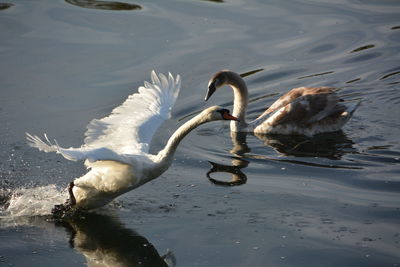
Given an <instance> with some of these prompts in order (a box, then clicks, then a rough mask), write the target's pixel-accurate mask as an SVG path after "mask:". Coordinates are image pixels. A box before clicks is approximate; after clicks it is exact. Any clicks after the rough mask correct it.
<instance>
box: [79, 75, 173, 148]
mask: <svg viewBox="0 0 400 267" xmlns="http://www.w3.org/2000/svg"><path fill="white" fill-rule="evenodd" d="M151 81H152V83H149V82H145V83H144V86H140V87H139V88H138V93H135V94H132V95H130V96H129V97H128V99H127V100H126V101H125V102H124V103H122V104H121V105H120V106H119V107H116V108H115V109H114V110H113V111H112V112H111V114H110V115H109V116H107V117H105V118H102V119H100V120H96V119H95V120H93V121H92V122H91V123H89V125H88V126H87V131H86V134H85V145H84V146H85V147H90V148H99V147H106V148H109V149H111V150H113V151H115V152H116V153H118V154H132V153H137V152H145V153H147V152H148V149H149V144H150V142H151V139H152V137H153V135H154V133H155V132H156V131H157V129H158V128H159V127H160V126H161V124H162V123H163V122H164V121H165V120H167V119H169V118H170V117H171V110H172V107H173V105H174V103H175V101H176V99H177V97H178V94H179V89H180V84H181V80H180V76H179V75H177V76H176V78H174V77H173V76H172V74H171V73H169V75H168V78H167V77H166V76H165V75H164V74H162V73H160V74H159V75H158V76H157V74H156V73H155V72H154V71H152V72H151Z"/></svg>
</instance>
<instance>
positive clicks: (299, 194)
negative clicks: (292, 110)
mask: <svg viewBox="0 0 400 267" xmlns="http://www.w3.org/2000/svg"><path fill="white" fill-rule="evenodd" d="M399 18H400V4H399V3H398V1H391V0H385V1H375V0H368V1H358V0H339V1H327V0H319V1H311V0H303V1H302V0H297V1H295V0H290V1H261V0H259V1H256V0H253V1H241V0H235V1H230V0H225V1H201V0H192V1H161V0H156V1H125V2H124V1H119V2H114V1H95V0H86V1H85V0H76V1H73V0H65V1H24V0H19V1H7V2H2V3H0V34H1V41H0V136H1V140H0V265H3V264H4V265H5V266H11V265H13V266H71V265H73V266H85V265H89V266H98V265H96V264H100V263H102V264H110V266H116V265H118V264H120V266H138V265H140V264H141V266H163V265H164V263H165V262H167V263H168V264H169V266H174V265H176V266H398V265H399V264H400V256H399V251H400V245H399V242H400V230H399V229H400V228H399V223H400V195H399V193H400V168H399V163H400V142H399V141H400V140H399V136H400V121H399V114H400V90H399V89H400V87H399V86H400V53H399V51H400V20H399ZM152 69H155V70H156V71H158V72H164V73H165V72H168V71H170V72H172V73H174V74H178V73H179V74H180V75H181V76H182V90H181V93H180V96H179V99H178V101H177V104H176V106H175V108H174V111H173V118H172V119H171V120H169V121H167V122H166V123H165V125H164V126H163V127H162V129H161V131H160V132H159V133H158V134H157V135H156V138H155V139H154V140H153V144H152V148H151V151H158V150H159V149H160V148H161V147H163V145H164V144H165V141H166V140H167V138H168V137H169V136H170V134H171V133H172V132H173V131H174V130H175V129H176V128H177V126H178V125H180V124H182V123H183V122H184V121H186V120H187V119H188V117H190V116H192V115H193V114H196V113H197V112H199V111H200V110H202V109H203V108H204V107H206V106H210V105H216V104H218V105H223V106H226V107H228V108H231V105H232V96H233V94H232V92H231V90H230V89H229V88H221V89H220V90H218V91H217V92H216V93H215V94H214V95H213V98H212V99H211V100H209V103H208V102H207V103H205V102H204V100H203V99H204V96H205V94H206V87H207V83H208V80H209V79H210V77H211V76H212V75H213V74H214V73H215V72H216V71H218V70H220V69H231V70H234V71H236V72H238V73H241V74H242V76H243V77H244V79H245V81H246V83H247V85H248V87H249V95H250V104H249V110H248V117H249V119H252V118H256V117H257V116H258V115H259V114H260V113H262V112H263V111H264V110H265V108H266V107H268V106H269V105H271V103H273V101H274V100H275V99H277V98H278V97H279V96H280V95H282V94H283V93H285V92H287V91H288V90H289V89H291V88H294V87H299V86H333V87H336V88H338V93H339V95H340V96H341V98H343V99H344V101H346V102H356V101H361V105H360V107H359V108H358V109H357V111H356V112H355V114H354V116H353V118H352V119H351V120H350V121H349V122H348V123H347V124H346V125H345V127H344V128H343V131H342V132H338V133H330V134H324V135H318V136H315V137H313V138H305V137H299V136H296V137H295V136H269V135H253V134H239V135H232V136H231V134H230V132H229V125H228V124H226V123H225V124H221V123H214V124H208V125H204V126H202V127H200V128H198V130H196V131H194V132H193V133H191V134H190V135H189V136H187V138H186V139H185V140H184V141H183V142H182V144H181V145H180V147H179V149H178V151H177V153H176V160H175V161H174V164H173V165H172V166H171V168H170V169H169V170H168V171H167V172H166V173H165V174H163V175H162V176H161V177H160V178H158V179H156V180H154V181H153V182H151V183H149V184H147V185H145V186H142V187H140V188H138V189H136V190H134V191H132V192H129V193H127V194H125V195H123V196H121V197H120V198H118V199H117V200H115V201H114V202H113V203H111V204H110V205H109V206H107V207H105V208H103V209H101V210H99V211H97V212H96V213H91V214H79V216H77V217H73V218H69V219H68V220H66V221H63V222H55V221H54V220H53V219H52V218H51V217H50V216H49V213H50V210H51V208H52V206H53V205H54V204H59V203H60V202H63V201H64V200H65V199H66V197H67V193H66V191H65V188H66V186H67V184H68V183H69V182H70V181H71V180H72V179H74V178H75V177H79V176H81V175H82V174H84V173H85V171H86V170H85V169H84V167H83V164H82V163H81V162H70V161H68V160H65V159H63V158H62V157H60V156H59V155H53V154H46V153H43V152H40V151H37V150H35V149H32V148H29V147H28V146H27V145H26V143H25V140H24V138H25V132H31V133H34V134H41V133H43V132H46V133H47V134H48V136H49V137H50V138H57V141H58V142H59V143H60V145H64V146H66V147H69V146H79V145H80V144H81V143H82V140H83V134H84V132H85V127H86V125H87V124H88V122H90V120H91V119H93V118H101V117H103V116H106V115H107V114H108V113H109V112H110V111H111V110H112V108H113V107H115V106H117V105H119V104H120V103H121V102H122V101H123V100H124V99H125V98H126V97H127V96H128V95H129V94H131V93H132V92H135V90H136V88H137V87H138V86H139V85H141V84H142V83H143V81H144V80H149V73H150V71H151V70H152ZM188 115H190V116H188ZM135 264H136V265H135Z"/></svg>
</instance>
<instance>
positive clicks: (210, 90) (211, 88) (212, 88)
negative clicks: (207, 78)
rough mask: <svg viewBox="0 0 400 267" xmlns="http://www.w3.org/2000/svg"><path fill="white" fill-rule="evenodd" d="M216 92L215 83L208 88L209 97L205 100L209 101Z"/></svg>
mask: <svg viewBox="0 0 400 267" xmlns="http://www.w3.org/2000/svg"><path fill="white" fill-rule="evenodd" d="M215 90H216V88H215V83H214V82H212V83H210V85H209V86H208V90H207V95H206V97H205V98H204V100H205V101H207V100H208V99H209V98H210V97H211V96H212V94H214V92H215Z"/></svg>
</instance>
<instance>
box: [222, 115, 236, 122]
mask: <svg viewBox="0 0 400 267" xmlns="http://www.w3.org/2000/svg"><path fill="white" fill-rule="evenodd" d="M222 117H223V118H224V119H225V120H230V121H240V120H239V119H238V118H236V117H234V116H232V115H231V114H229V113H224V114H223V115H222Z"/></svg>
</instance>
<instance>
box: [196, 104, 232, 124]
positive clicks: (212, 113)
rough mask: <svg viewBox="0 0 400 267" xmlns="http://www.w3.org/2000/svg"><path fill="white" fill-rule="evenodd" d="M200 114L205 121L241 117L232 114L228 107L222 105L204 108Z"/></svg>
mask: <svg viewBox="0 0 400 267" xmlns="http://www.w3.org/2000/svg"><path fill="white" fill-rule="evenodd" d="M199 116H201V117H203V118H204V121H205V122H206V121H218V120H229V121H231V120H234V121H238V120H239V119H238V118H236V117H234V116H232V115H231V114H230V112H229V110H228V109H226V108H223V107H220V106H213V107H209V108H207V109H205V110H203V111H202V112H201V113H200V114H199Z"/></svg>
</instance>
